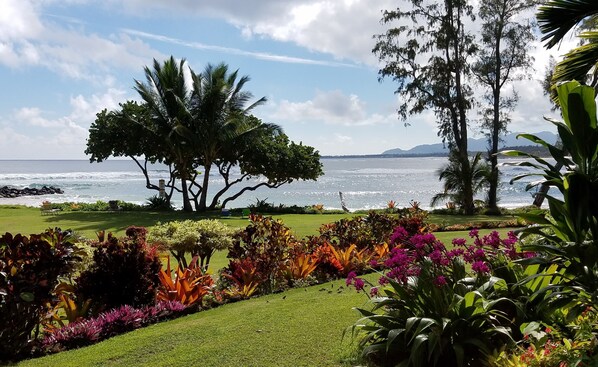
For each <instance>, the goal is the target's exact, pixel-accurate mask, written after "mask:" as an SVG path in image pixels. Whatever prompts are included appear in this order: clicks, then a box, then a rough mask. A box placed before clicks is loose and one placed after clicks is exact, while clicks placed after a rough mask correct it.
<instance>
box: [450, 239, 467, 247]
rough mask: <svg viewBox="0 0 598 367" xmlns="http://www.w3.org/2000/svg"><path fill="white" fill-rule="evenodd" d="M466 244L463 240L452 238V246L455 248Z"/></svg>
mask: <svg viewBox="0 0 598 367" xmlns="http://www.w3.org/2000/svg"><path fill="white" fill-rule="evenodd" d="M466 244H467V241H466V240H465V238H453V245H455V246H465V245H466Z"/></svg>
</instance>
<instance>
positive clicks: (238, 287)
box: [222, 258, 264, 299]
mask: <svg viewBox="0 0 598 367" xmlns="http://www.w3.org/2000/svg"><path fill="white" fill-rule="evenodd" d="M222 277H223V278H224V279H225V280H227V281H229V282H230V283H231V284H229V285H228V287H227V288H226V289H225V290H224V293H225V295H226V296H227V297H229V298H232V299H247V298H249V297H251V296H253V295H254V294H255V293H256V291H257V289H258V287H259V286H260V285H261V284H262V283H263V282H264V276H263V275H262V274H261V273H260V272H259V271H258V270H257V267H256V266H255V264H254V263H253V261H252V260H251V259H250V258H244V259H241V260H231V261H230V263H229V265H228V268H227V269H226V270H225V271H223V272H222Z"/></svg>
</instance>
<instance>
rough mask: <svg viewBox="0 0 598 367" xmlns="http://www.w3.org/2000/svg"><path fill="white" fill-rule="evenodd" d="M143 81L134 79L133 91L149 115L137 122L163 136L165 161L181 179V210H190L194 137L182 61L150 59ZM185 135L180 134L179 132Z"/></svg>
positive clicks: (189, 93)
mask: <svg viewBox="0 0 598 367" xmlns="http://www.w3.org/2000/svg"><path fill="white" fill-rule="evenodd" d="M144 70H145V78H146V82H145V83H143V82H140V81H138V80H135V90H136V91H137V92H138V93H139V95H140V96H141V98H143V100H144V101H145V103H146V105H147V108H148V109H149V111H150V116H151V118H150V119H149V120H148V121H147V122H139V123H142V124H143V125H144V127H146V128H147V129H149V130H151V131H152V132H153V133H155V134H157V135H158V136H163V137H165V140H166V143H167V145H168V147H169V153H170V154H169V155H170V157H169V160H170V161H172V164H173V165H174V167H175V175H176V176H177V177H178V178H179V179H180V180H181V193H182V195H183V210H184V211H193V208H192V207H191V202H190V201H189V190H188V181H189V179H190V178H191V173H192V170H193V158H194V151H193V146H194V145H195V144H196V142H197V137H196V136H193V134H189V133H188V132H187V127H189V126H191V122H192V120H193V116H192V115H191V113H190V110H189V107H190V106H191V92H190V90H189V88H188V87H187V85H186V83H185V73H184V71H185V60H184V59H183V60H181V61H180V62H179V63H178V64H177V62H176V61H175V60H174V57H172V56H171V57H170V59H168V60H166V61H164V64H162V65H161V64H160V63H159V62H158V61H156V60H155V59H154V68H153V69H150V68H149V67H147V66H146V67H145V69H144ZM183 130H184V131H185V132H186V133H185V134H182V133H181V132H182V131H183Z"/></svg>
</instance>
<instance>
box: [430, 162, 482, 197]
mask: <svg viewBox="0 0 598 367" xmlns="http://www.w3.org/2000/svg"><path fill="white" fill-rule="evenodd" d="M461 167H462V164H461V162H460V161H459V157H458V156H457V154H455V152H454V151H451V153H450V154H449V163H448V164H447V165H446V166H445V167H444V168H442V169H440V170H439V171H438V175H439V178H438V179H439V180H441V181H442V180H444V192H441V193H438V194H436V195H434V197H433V198H432V202H431V204H430V205H431V206H436V205H437V204H439V203H440V202H442V201H445V200H449V201H452V202H454V203H455V204H457V205H458V206H459V207H460V208H461V209H467V208H466V202H465V187H464V182H471V187H472V191H473V195H475V194H477V193H478V192H480V191H481V190H482V189H484V188H485V187H486V186H487V185H488V183H489V181H488V177H489V176H490V172H491V171H490V169H489V167H488V165H487V164H486V163H485V162H484V160H483V159H482V154H481V153H477V154H476V155H475V156H474V157H473V159H472V160H471V161H470V171H469V172H470V174H471V177H470V178H467V179H466V178H465V177H463V176H464V173H463V171H462V170H461Z"/></svg>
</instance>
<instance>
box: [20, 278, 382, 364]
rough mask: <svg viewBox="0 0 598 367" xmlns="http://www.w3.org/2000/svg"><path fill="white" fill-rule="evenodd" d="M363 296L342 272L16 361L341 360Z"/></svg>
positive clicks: (346, 352) (348, 350)
mask: <svg viewBox="0 0 598 367" xmlns="http://www.w3.org/2000/svg"><path fill="white" fill-rule="evenodd" d="M368 278H369V279H370V280H372V281H375V279H376V276H374V275H370V276H368ZM366 301H367V297H366V296H365V295H364V294H362V293H357V292H356V291H355V290H354V289H347V287H346V286H345V284H344V281H343V280H338V281H335V282H331V283H325V284H320V285H317V286H313V287H308V288H295V289H291V290H289V291H287V292H284V293H279V294H273V295H269V296H264V297H260V298H254V299H251V300H248V301H242V302H237V303H232V304H228V305H225V306H222V307H219V308H215V309H212V310H208V311H204V312H199V313H196V314H193V315H190V316H186V317H184V318H180V319H177V320H173V321H169V322H163V323H160V324H156V325H153V326H150V327H147V328H144V329H139V330H136V331H133V332H131V333H128V334H124V335H120V336H117V337H115V338H112V339H109V340H106V341H104V342H101V343H99V344H96V345H93V346H90V347H86V348H82V349H78V350H73V351H69V352H63V353H59V354H56V355H52V356H47V357H44V358H40V359H34V360H29V361H23V362H21V363H19V364H18V366H22V367H25V366H61V367H68V366H77V367H78V366H129V367H133V366H152V367H153V366H176V367H180V366H202V367H209V366H214V367H216V366H222V367H226V366H230V367H241V366H243V367H249V366H256V367H257V366H264V367H268V366H273V367H274V366H289V367H291V366H339V365H342V364H343V363H342V361H343V359H347V358H348V357H350V356H351V355H352V354H353V350H354V348H353V347H352V346H351V337H350V333H349V334H348V336H346V337H345V339H344V340H343V339H342V334H343V330H345V328H346V327H348V326H350V325H352V324H353V323H354V322H355V321H356V320H357V319H358V314H357V313H356V312H355V311H354V310H353V309H352V308H353V307H362V306H364V304H365V302H366Z"/></svg>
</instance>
